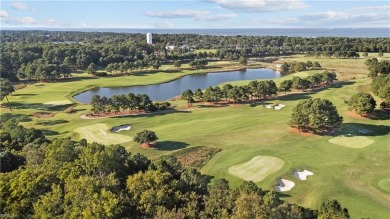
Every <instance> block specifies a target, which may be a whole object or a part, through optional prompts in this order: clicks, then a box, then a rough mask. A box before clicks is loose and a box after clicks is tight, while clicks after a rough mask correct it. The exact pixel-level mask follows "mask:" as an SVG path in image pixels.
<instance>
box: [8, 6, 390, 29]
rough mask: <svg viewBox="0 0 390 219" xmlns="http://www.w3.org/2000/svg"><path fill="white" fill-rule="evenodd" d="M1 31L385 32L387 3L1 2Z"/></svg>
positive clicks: (389, 15) (389, 23)
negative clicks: (374, 29)
mask: <svg viewBox="0 0 390 219" xmlns="http://www.w3.org/2000/svg"><path fill="white" fill-rule="evenodd" d="M0 25H1V26H0V27H1V28H2V29H3V28H146V29H148V28H159V29H160V28H169V29H175V28H191V29H192V28H297V27H299V28H318V27H320V28H323V27H325V28H341V27H347V28H361V27H386V28H390V1H389V0H380V1H375V0H283V1H280V0H184V1H183V0H153V1H152V0H143V1H139V0H138V1H137V0H127V1H113V0H94V1H92V0H68V1H57V0H46V1H31V0H25V1H14V0H0Z"/></svg>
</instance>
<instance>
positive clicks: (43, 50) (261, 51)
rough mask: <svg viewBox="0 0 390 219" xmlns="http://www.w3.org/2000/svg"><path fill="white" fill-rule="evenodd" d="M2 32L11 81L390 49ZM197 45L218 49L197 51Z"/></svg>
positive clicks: (388, 43)
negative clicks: (91, 69)
mask: <svg viewBox="0 0 390 219" xmlns="http://www.w3.org/2000/svg"><path fill="white" fill-rule="evenodd" d="M0 34H1V35H0V37H1V39H2V43H1V46H0V50H1V57H0V63H1V65H0V76H1V77H2V78H8V79H10V80H13V81H15V80H18V79H29V80H45V81H52V80H55V79H58V78H64V77H69V76H70V73H71V72H72V71H74V70H77V69H81V70H85V69H87V68H88V67H89V66H90V65H91V64H93V65H96V67H99V68H101V69H105V68H106V67H108V69H107V71H113V70H117V71H120V72H127V71H128V70H130V71H132V70H140V69H144V68H148V67H154V68H156V69H158V68H159V66H160V65H161V64H162V63H173V62H174V61H182V62H190V61H195V60H237V61H238V60H239V59H240V57H264V56H272V55H285V54H306V55H308V56H317V57H321V56H323V57H327V58H331V57H333V58H356V57H358V56H359V54H357V52H378V53H383V52H390V39H389V38H345V37H317V38H307V37H285V36H263V37H259V36H211V35H195V34H154V35H153V41H154V45H148V44H146V40H145V35H144V34H129V33H104V32H59V31H1V33H0ZM168 46H169V47H168ZM171 46H172V47H171ZM196 49H214V50H212V51H209V52H206V51H203V52H193V51H194V50H196ZM194 63H195V64H196V63H200V64H202V62H194ZM203 63H204V61H203ZM115 66H116V67H115ZM195 66H196V65H195Z"/></svg>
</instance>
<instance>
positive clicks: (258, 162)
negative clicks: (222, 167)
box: [228, 156, 284, 182]
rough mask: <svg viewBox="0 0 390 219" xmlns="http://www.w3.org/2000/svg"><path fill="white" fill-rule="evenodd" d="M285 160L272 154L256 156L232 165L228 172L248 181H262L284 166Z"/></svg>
mask: <svg viewBox="0 0 390 219" xmlns="http://www.w3.org/2000/svg"><path fill="white" fill-rule="evenodd" d="M283 164H284V161H283V160H281V159H279V158H277V157H271V156H255V157H253V158H252V159H251V160H249V161H247V162H245V163H242V164H238V165H234V166H231V167H230V168H229V169H228V172H229V173H230V174H232V175H234V176H237V177H239V178H241V179H243V180H246V181H253V182H260V181H261V180H263V179H264V178H265V177H267V176H268V175H270V174H272V173H275V172H276V171H278V170H279V169H280V168H282V166H283Z"/></svg>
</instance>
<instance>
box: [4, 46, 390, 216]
mask: <svg viewBox="0 0 390 219" xmlns="http://www.w3.org/2000/svg"><path fill="white" fill-rule="evenodd" d="M369 57H370V58H372V57H373V55H371V54H370V56H369ZM287 58H288V59H292V60H297V61H307V60H312V61H316V60H317V61H319V62H320V64H321V65H322V66H323V67H325V68H327V67H330V68H333V67H335V69H336V73H338V75H339V76H342V77H344V78H350V79H351V78H354V77H355V78H356V79H353V80H350V81H343V82H340V83H339V84H337V85H334V86H332V87H328V88H325V89H322V90H321V91H319V92H316V93H310V92H305V93H299V94H298V93H296V94H292V95H288V96H282V97H280V98H279V99H278V100H277V102H278V103H283V104H285V105H287V106H288V107H285V108H283V110H279V111H275V110H267V109H265V108H264V107H263V104H269V103H271V102H275V100H271V101H262V102H260V103H258V104H255V106H254V107H251V106H249V104H245V105H238V104H237V105H235V106H222V107H208V106H200V105H201V104H198V103H196V104H194V106H193V107H191V108H190V110H188V109H186V110H183V109H184V106H186V105H187V103H186V102H185V101H174V102H172V104H173V106H175V107H176V108H175V109H178V110H177V111H171V112H166V113H161V114H159V115H139V116H127V117H117V118H103V119H98V120H87V119H80V115H81V114H83V113H86V112H88V111H89V109H90V106H89V105H82V104H79V105H77V106H76V107H75V108H74V110H75V111H76V113H72V114H68V113H64V112H63V110H64V109H63V108H56V107H50V108H49V109H42V111H50V112H52V113H55V115H54V116H53V117H51V118H47V119H45V121H44V122H40V121H41V120H42V119H39V118H35V117H33V116H32V114H33V113H34V112H37V109H36V107H34V106H36V105H43V104H42V103H45V102H48V101H52V100H63V99H69V100H70V98H71V95H73V94H76V93H77V92H79V91H82V90H85V89H88V88H89V87H93V86H129V85H140V84H151V83H161V82H164V81H167V80H172V79H175V78H177V77H180V76H183V75H186V74H190V73H200V72H202V71H203V72H204V71H207V70H202V71H190V70H183V71H182V72H180V73H165V72H158V73H150V74H148V73H143V74H139V75H134V76H124V77H112V78H94V79H92V78H89V77H87V76H85V78H83V77H84V76H80V77H77V78H74V79H72V80H68V81H62V82H58V83H44V84H42V85H43V86H34V85H28V86H27V87H26V88H24V89H21V90H17V91H15V93H14V95H13V96H9V100H10V102H11V103H12V104H13V105H12V106H13V111H12V112H10V111H9V110H8V109H6V108H5V107H4V108H2V112H1V116H2V117H5V118H12V117H16V118H18V119H20V120H21V121H23V123H22V124H23V125H25V126H28V127H35V128H39V129H48V128H50V130H48V131H50V133H51V135H50V136H49V137H51V138H59V137H71V138H72V139H74V140H79V139H80V138H82V136H80V135H79V133H77V132H75V131H74V130H75V129H77V128H79V127H85V126H94V125H96V124H100V123H104V124H106V125H107V127H113V126H118V125H122V124H131V125H132V129H131V130H129V131H126V133H127V134H128V135H129V137H128V138H127V142H124V143H122V145H123V146H125V147H126V148H127V149H128V150H129V151H130V152H131V153H138V152H139V153H142V154H144V155H146V156H148V157H149V158H151V159H156V158H158V157H160V156H162V155H166V154H170V153H172V152H174V151H177V150H178V148H180V147H182V146H183V145H185V147H186V148H191V147H194V146H198V145H207V146H208V147H211V148H221V149H222V151H221V152H219V153H217V154H216V155H214V156H213V157H212V158H211V159H210V160H209V161H208V162H207V163H206V165H205V166H204V167H202V169H201V172H202V173H204V174H207V175H210V176H212V177H213V178H214V179H218V178H226V179H227V180H229V182H230V185H231V186H232V187H237V186H239V185H240V184H241V183H242V181H243V180H242V179H240V178H238V177H235V176H233V175H231V174H230V173H229V172H228V169H229V168H230V167H231V166H233V165H237V164H240V163H244V162H247V161H249V160H250V159H252V158H253V157H254V156H256V155H266V156H275V157H278V158H280V159H282V160H284V161H285V164H284V165H283V167H282V168H281V169H280V170H278V171H277V172H275V173H273V174H270V175H268V176H267V177H265V178H264V179H263V180H262V181H260V182H258V183H256V184H257V185H258V186H259V187H261V188H264V189H273V188H274V187H273V186H274V185H275V182H276V180H277V179H278V178H279V177H282V178H285V179H292V180H293V175H292V173H291V172H292V170H293V169H294V168H296V167H302V168H305V169H308V170H310V171H312V172H314V173H315V174H316V177H313V178H311V179H310V180H307V181H305V182H304V183H299V184H297V185H296V186H295V187H294V189H293V190H291V191H289V196H286V197H283V199H284V200H286V201H287V202H289V203H297V204H300V205H303V206H305V207H309V208H318V207H319V206H320V205H321V203H322V202H323V201H326V200H329V199H334V198H336V199H338V200H339V201H340V202H341V204H342V206H343V207H347V208H348V210H349V212H350V214H351V216H352V218H362V217H370V218H387V217H388V215H390V209H389V206H388V203H390V195H389V194H386V193H384V192H382V191H381V190H379V189H378V181H377V180H378V179H386V178H389V172H388V170H389V169H390V143H389V137H390V130H389V120H380V119H377V120H371V119H368V118H365V119H361V118H356V117H351V116H348V114H347V110H348V106H347V105H346V104H345V103H344V101H345V100H347V99H349V98H350V97H351V96H352V95H353V94H355V93H356V92H357V90H358V89H359V86H360V87H362V86H366V85H367V84H369V83H370V81H371V79H369V78H368V77H367V73H368V71H367V69H366V67H365V65H364V61H365V59H354V60H349V61H348V60H337V59H329V60H327V59H314V58H312V57H307V58H305V57H303V56H293V57H285V59H287ZM388 58H389V54H386V59H388ZM355 64H356V65H357V66H355ZM348 65H350V66H351V68H352V69H351V70H348V68H349V67H348ZM356 67H359V68H356ZM356 69H357V70H358V71H355V70H356ZM322 71H323V70H320V71H319V72H322ZM313 73H315V71H308V72H300V73H297V74H292V75H288V76H286V77H283V78H280V79H276V80H275V82H276V83H277V84H279V83H280V82H281V81H283V80H285V79H286V78H291V77H293V76H302V77H304V76H307V75H310V74H313ZM80 75H81V74H80ZM247 83H248V82H247V81H244V82H237V83H235V84H247ZM49 94H50V95H49ZM310 97H318V98H326V99H329V100H330V101H332V103H333V104H334V105H335V106H336V107H337V110H338V112H339V113H340V114H341V115H342V116H343V117H344V123H343V125H342V128H341V131H340V133H337V135H343V134H347V133H351V131H350V130H356V131H354V132H353V134H354V135H359V132H358V131H357V130H360V129H366V130H370V131H372V133H368V134H364V136H369V138H370V139H372V140H374V142H373V143H372V144H371V145H369V146H367V147H364V148H361V149H359V150H357V149H354V148H349V147H341V146H339V145H335V144H332V143H329V142H328V141H329V139H331V138H332V136H301V135H297V134H296V133H292V132H289V131H288V128H289V127H288V125H287V122H288V120H289V118H290V115H291V111H292V109H293V108H294V106H296V104H297V103H298V102H299V101H301V100H303V99H307V98H310ZM180 109H182V110H180ZM133 127H134V128H133ZM144 129H150V130H153V131H155V132H156V134H157V136H158V137H159V141H158V142H157V145H158V143H159V142H174V145H179V147H170V148H168V147H167V148H165V149H164V150H161V149H160V148H149V149H143V148H141V147H140V146H139V145H137V144H136V143H134V142H132V141H130V140H131V137H132V136H134V135H135V133H137V132H140V131H142V130H144ZM108 130H109V128H106V129H104V131H105V132H108ZM342 130H346V131H344V132H342ZM355 132H356V133H355ZM111 135H113V136H115V137H116V138H117V136H121V135H120V134H113V133H112V134H111ZM112 143H113V142H109V144H112ZM289 177H290V178H289Z"/></svg>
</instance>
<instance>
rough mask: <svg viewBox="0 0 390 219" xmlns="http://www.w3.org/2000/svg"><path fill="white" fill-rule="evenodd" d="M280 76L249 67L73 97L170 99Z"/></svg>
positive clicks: (109, 88)
mask: <svg viewBox="0 0 390 219" xmlns="http://www.w3.org/2000/svg"><path fill="white" fill-rule="evenodd" d="M274 78H280V73H279V72H277V71H274V70H272V69H267V68H261V69H247V70H240V71H231V72H218V73H205V74H192V75H187V76H184V77H182V78H179V79H176V80H174V81H170V82H167V83H161V84H152V85H142V86H128V87H99V88H94V89H91V90H88V91H85V92H83V93H80V94H77V95H75V96H73V98H74V99H75V100H77V101H79V102H81V103H89V102H90V101H91V99H92V96H93V95H100V96H101V97H103V96H106V97H111V96H113V95H119V94H128V93H134V94H146V95H148V96H149V97H150V99H151V100H154V101H156V100H169V99H172V98H174V97H176V96H178V95H181V94H182V93H183V91H185V90H187V89H191V90H192V91H195V90H196V89H198V88H200V89H202V90H204V89H206V88H208V87H209V86H216V85H218V84H221V83H224V82H233V81H241V80H257V79H274Z"/></svg>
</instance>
